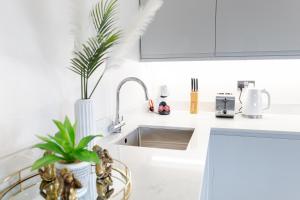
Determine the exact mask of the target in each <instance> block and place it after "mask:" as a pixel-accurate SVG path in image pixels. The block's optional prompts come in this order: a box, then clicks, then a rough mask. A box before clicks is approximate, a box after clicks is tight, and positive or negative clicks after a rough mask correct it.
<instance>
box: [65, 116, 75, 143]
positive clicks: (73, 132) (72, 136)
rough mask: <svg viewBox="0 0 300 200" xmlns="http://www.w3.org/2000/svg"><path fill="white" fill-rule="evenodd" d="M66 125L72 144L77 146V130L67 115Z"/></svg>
mask: <svg viewBox="0 0 300 200" xmlns="http://www.w3.org/2000/svg"><path fill="white" fill-rule="evenodd" d="M64 126H65V127H66V129H67V131H68V133H69V138H70V140H71V143H72V146H73V147H75V130H74V128H73V126H72V124H71V122H70V120H69V118H68V117H67V116H66V118H65V121H64Z"/></svg>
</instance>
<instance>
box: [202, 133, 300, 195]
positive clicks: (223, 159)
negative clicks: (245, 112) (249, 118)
mask: <svg viewBox="0 0 300 200" xmlns="http://www.w3.org/2000/svg"><path fill="white" fill-rule="evenodd" d="M208 152H209V153H208V158H207V166H206V172H205V183H204V187H203V191H202V198H201V200H254V199H255V200H267V199H268V200H271V199H272V200H283V199H286V200H298V199H300V190H299V185H300V171H299V169H300V159H299V158H300V135H299V133H283V132H270V131H255V130H254V131H247V130H229V129H228V130H226V129H219V130H218V129H215V130H212V133H211V138H210V143H209V150H208Z"/></svg>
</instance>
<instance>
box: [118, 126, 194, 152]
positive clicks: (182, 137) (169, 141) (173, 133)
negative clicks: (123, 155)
mask: <svg viewBox="0 0 300 200" xmlns="http://www.w3.org/2000/svg"><path fill="white" fill-rule="evenodd" d="M193 132H194V129H193V128H171V127H146V126H140V127H138V128H137V129H135V130H134V131H132V132H131V133H130V134H128V135H127V136H126V137H124V138H122V139H121V140H119V141H118V142H117V144H119V145H128V146H140V147H150V148H162V149H176V150H186V148H187V146H188V144H189V141H190V139H191V137H192V135H193Z"/></svg>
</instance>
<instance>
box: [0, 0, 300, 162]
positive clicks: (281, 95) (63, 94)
mask: <svg viewBox="0 0 300 200" xmlns="http://www.w3.org/2000/svg"><path fill="white" fill-rule="evenodd" d="M120 4H121V25H122V27H124V28H125V27H127V25H128V24H129V23H130V22H131V21H132V20H133V18H134V15H132V14H133V13H135V11H137V9H138V2H137V1H136V0H131V1H128V0H121V1H120ZM0 13H1V17H0V26H1V29H0V70H1V71H0V91H1V96H0V97H1V98H0V157H1V156H2V155H5V154H7V153H10V152H13V151H16V150H18V149H20V148H23V147H26V146H29V145H31V144H33V143H34V142H36V139H35V135H36V134H48V133H52V132H53V130H54V126H53V125H52V122H51V119H62V118H63V117H64V116H65V115H69V116H71V117H73V103H74V102H75V100H76V99H77V98H79V96H80V92H79V90H78V89H79V83H80V82H79V79H78V77H77V76H76V75H74V74H73V73H72V72H70V71H68V70H67V67H68V66H69V58H70V56H71V51H72V49H73V39H72V35H71V33H70V16H71V14H70V5H69V2H68V1H67V0H51V1H50V0H48V1H39V0H26V1H25V0H10V1H5V2H4V1H2V2H1V3H0ZM137 60H138V45H137V44H136V45H135V48H134V49H133V50H130V53H129V55H128V61H127V62H126V63H124V65H123V66H121V67H119V68H115V69H111V70H110V71H108V73H107V74H106V75H105V76H104V79H103V82H102V83H101V84H100V86H99V88H98V90H97V91H96V93H95V96H94V99H95V101H96V114H97V118H105V117H111V115H113V114H114V104H115V92H116V91H115V89H116V87H117V84H118V83H119V82H120V81H121V80H122V79H123V78H125V77H127V76H137V77H140V78H141V79H142V80H144V81H145V83H146V84H147V85H148V87H149V92H150V95H151V96H152V97H153V96H154V98H156V97H157V94H158V87H159V85H161V84H168V86H169V88H170V92H171V96H170V100H172V101H186V100H188V98H189V91H190V78H191V77H198V78H199V87H200V101H214V96H215V93H216V92H219V91H228V90H230V91H235V89H236V81H237V80H239V79H254V80H256V81H257V85H258V86H260V87H265V88H266V89H268V90H269V91H270V92H271V94H272V97H273V103H276V104H298V103H300V92H299V87H300V79H299V77H298V76H299V74H300V73H299V72H300V70H299V69H300V60H263V61H201V62H163V63H139V62H138V61H137ZM143 98H144V96H143V91H142V90H141V89H140V87H139V86H138V85H136V84H135V83H128V84H127V85H126V86H125V87H124V88H123V89H122V93H121V110H123V111H124V110H130V108H133V107H135V106H140V105H141V104H142V103H143V102H144V101H143Z"/></svg>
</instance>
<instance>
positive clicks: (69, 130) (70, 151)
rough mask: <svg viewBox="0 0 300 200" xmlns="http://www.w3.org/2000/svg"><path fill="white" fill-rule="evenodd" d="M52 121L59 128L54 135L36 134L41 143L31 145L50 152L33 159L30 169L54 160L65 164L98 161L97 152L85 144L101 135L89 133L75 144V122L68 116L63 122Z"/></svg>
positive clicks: (48, 163)
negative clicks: (88, 148)
mask: <svg viewBox="0 0 300 200" xmlns="http://www.w3.org/2000/svg"><path fill="white" fill-rule="evenodd" d="M53 121H54V123H55V125H56V127H57V128H58V130H59V131H58V133H56V134H55V136H51V135H49V136H48V137H43V136H37V137H38V138H39V139H41V140H42V141H43V143H39V144H36V145H34V146H33V147H34V148H39V149H42V150H45V151H50V152H52V154H48V155H45V156H43V157H42V158H40V159H38V160H37V161H35V163H34V164H33V166H32V170H36V169H39V168H41V167H43V166H46V165H50V164H53V163H55V162H63V163H66V164H70V163H76V162H79V161H85V162H92V163H99V157H98V156H97V154H96V153H95V152H93V151H89V150H87V146H88V144H89V143H90V142H91V141H92V140H93V139H94V138H96V137H100V136H101V135H89V136H87V137H84V138H82V139H81V140H80V141H79V143H78V144H76V142H75V140H76V138H75V132H76V124H74V125H72V124H71V122H70V120H69V119H68V117H66V118H65V120H64V122H63V123H62V122H60V121H56V120H53Z"/></svg>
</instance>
